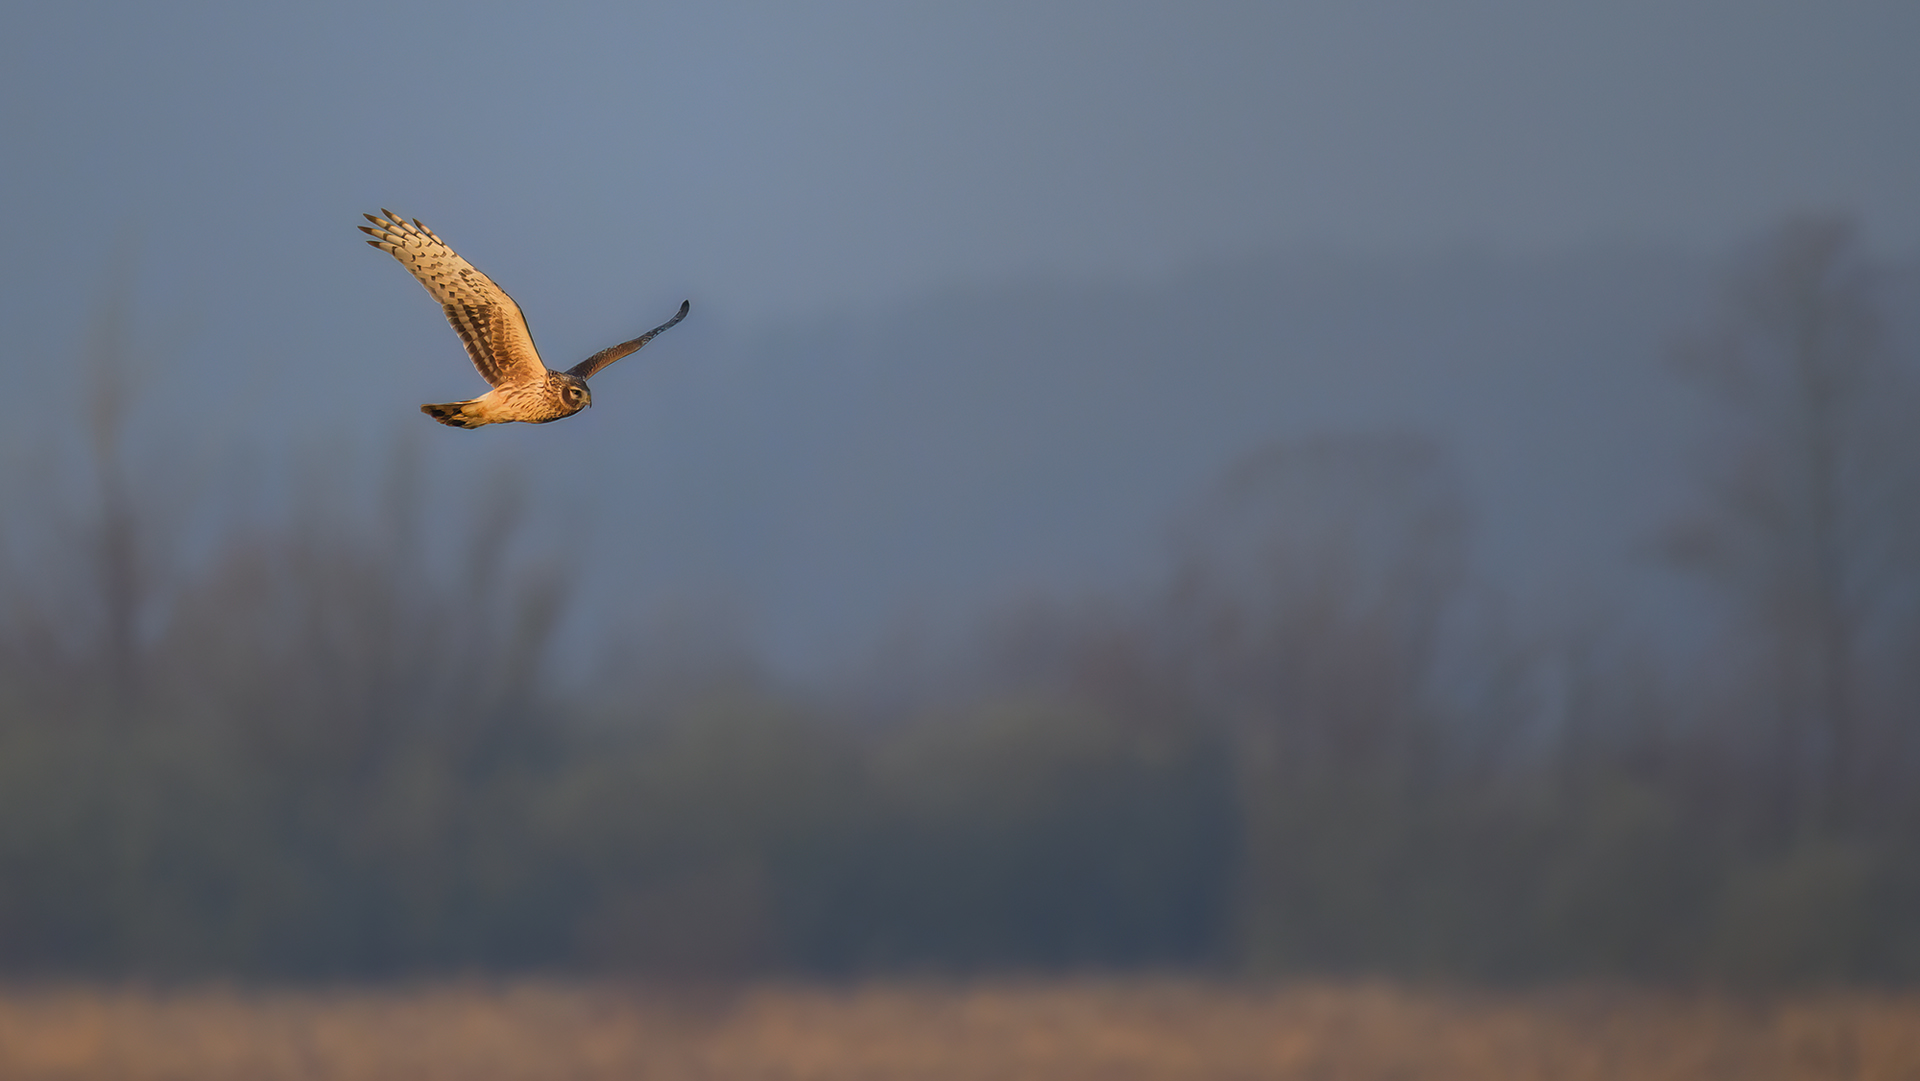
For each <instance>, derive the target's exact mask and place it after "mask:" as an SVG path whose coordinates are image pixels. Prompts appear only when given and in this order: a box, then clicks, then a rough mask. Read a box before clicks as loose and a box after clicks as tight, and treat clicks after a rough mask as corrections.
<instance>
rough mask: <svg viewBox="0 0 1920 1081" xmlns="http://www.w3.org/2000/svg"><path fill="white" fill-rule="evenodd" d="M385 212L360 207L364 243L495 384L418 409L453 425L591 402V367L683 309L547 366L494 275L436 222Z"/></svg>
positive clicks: (542, 415)
mask: <svg viewBox="0 0 1920 1081" xmlns="http://www.w3.org/2000/svg"><path fill="white" fill-rule="evenodd" d="M380 213H381V214H384V215H385V217H378V218H377V217H374V216H373V215H372V214H367V215H364V216H365V217H366V219H367V220H368V221H370V222H372V223H373V227H372V228H368V227H367V226H364V225H362V226H361V227H360V231H361V232H363V233H366V234H367V235H368V236H371V237H373V239H372V240H369V241H367V243H369V244H371V245H373V246H374V247H376V248H379V249H380V250H381V251H384V252H386V253H387V254H389V255H391V256H393V257H394V258H395V259H398V260H400V265H401V266H404V267H406V268H407V271H408V272H409V273H411V274H412V275H413V276H414V278H415V279H417V280H418V281H419V282H420V284H421V285H423V286H425V287H426V289H427V292H429V293H432V294H433V298H434V299H435V300H438V301H439V302H440V307H441V310H442V311H443V312H445V313H446V316H447V322H448V323H451V324H452V325H453V329H454V331H455V332H456V333H458V334H459V335H460V340H461V342H463V343H464V344H465V345H466V347H467V355H468V356H469V357H471V358H472V359H473V366H474V368H475V369H477V370H478V371H479V372H480V375H481V377H482V378H484V379H485V380H486V381H487V382H488V383H490V384H492V386H493V389H492V390H489V391H487V392H486V393H485V394H482V395H481V396H479V397H478V398H470V399H468V400H466V401H464V402H445V403H441V404H438V405H423V406H421V407H420V411H421V412H423V413H425V414H427V415H428V416H430V417H432V418H433V419H435V420H437V421H439V422H440V423H442V424H449V425H452V426H454V427H456V428H478V427H480V426H481V425H483V424H502V423H505V422H507V421H516V420H517V421H525V422H527V423H529V424H545V423H547V422H548V421H553V420H559V419H561V418H562V417H570V416H572V415H574V414H575V413H578V412H579V411H580V410H582V409H584V408H586V407H587V406H589V405H592V404H593V393H592V391H590V390H588V389H587V379H588V378H589V377H590V376H592V375H593V373H595V372H597V371H599V370H600V369H602V368H604V367H606V366H607V365H609V364H612V363H613V362H614V361H616V360H619V359H620V358H621V357H624V356H626V355H627V354H628V353H631V352H633V351H634V350H636V349H639V348H640V347H641V346H643V345H645V344H647V342H649V341H651V340H653V336H654V335H656V334H658V333H660V332H661V331H663V330H665V329H667V328H668V327H670V326H672V325H674V324H675V323H678V322H679V321H680V320H681V319H684V318H685V317H686V314H687V309H688V305H687V303H686V302H684V301H683V302H682V303H681V305H680V310H679V312H677V313H675V315H674V317H673V318H672V319H669V320H667V321H666V322H665V323H662V324H660V325H659V326H657V327H655V328H653V329H652V330H650V331H648V332H646V333H645V334H642V335H641V336H640V337H638V338H635V339H633V340H632V341H628V342H622V343H620V344H619V345H616V346H612V347H610V348H607V349H602V350H601V351H600V352H598V353H595V354H594V355H593V356H590V357H588V358H587V359H586V360H583V361H581V362H580V363H578V364H576V365H574V366H573V367H572V368H569V369H568V370H566V371H564V372H556V371H552V370H550V369H548V368H547V366H546V365H545V364H543V363H542V362H541V360H540V352H539V350H537V349H535V348H534V346H533V334H532V333H531V332H530V331H528V329H527V320H526V317H525V316H524V315H522V314H521V313H520V305H518V304H516V303H514V300H513V298H512V297H510V296H508V295H507V293H506V291H505V290H504V289H501V288H500V287H499V286H498V285H495V284H494V283H493V279H491V278H489V277H487V276H486V275H485V274H482V273H480V271H478V270H476V269H474V266H473V264H472V263H469V262H467V261H466V260H465V259H462V258H460V256H459V255H458V254H457V253H455V252H454V250H453V249H452V248H449V247H447V244H446V241H443V240H441V239H440V238H439V237H438V236H435V235H434V232H433V230H431V229H429V228H427V227H426V226H425V225H422V224H421V223H420V220H419V219H418V218H415V219H413V220H412V221H411V222H409V221H407V220H406V219H404V218H402V217H400V216H399V215H398V214H395V213H394V212H393V211H391V210H382V211H381V212H380Z"/></svg>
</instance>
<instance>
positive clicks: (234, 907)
mask: <svg viewBox="0 0 1920 1081" xmlns="http://www.w3.org/2000/svg"><path fill="white" fill-rule="evenodd" d="M1877 275H1878V272H1877V271H1876V270H1875V269H1874V267H1873V266H1872V265H1871V264H1870V263H1869V262H1868V261H1867V260H1866V259H1865V258H1864V257H1863V255H1862V254H1861V252H1860V249H1859V246H1858V244H1857V242H1856V241H1855V239H1854V237H1853V234H1852V233H1851V231H1850V230H1849V229H1848V227H1847V226H1846V224H1845V223H1844V222H1841V221H1837V220H1828V219H1812V218H1809V219H1803V220H1797V221H1794V222H1791V223H1788V224H1787V225H1785V226H1784V227H1782V228H1781V229H1780V230H1778V231H1776V232H1775V233H1773V234H1771V235H1770V236H1769V237H1767V238H1766V239H1765V241H1764V242H1763V243H1760V244H1758V245H1756V246H1755V248H1754V250H1753V251H1751V252H1750V253H1749V254H1748V257H1747V258H1746V260H1745V261H1744V262H1743V264H1742V270H1741V273H1740V275H1739V276H1738V277H1737V280H1735V281H1734V282H1733V288H1732V289H1731V290H1730V295H1729V296H1730V298H1729V303H1728V307H1727V310H1726V311H1725V312H1724V313H1722V316H1721V317H1720V318H1719V320H1718V321H1717V322H1715V323H1713V324H1712V325H1711V326H1710V327H1709V328H1708V329H1707V330H1706V331H1705V332H1703V333H1701V334H1699V335H1697V336H1695V337H1693V338H1690V339H1689V340H1688V341H1687V343H1686V344H1685V345H1684V346H1683V347H1682V348H1681V349H1679V350H1677V355H1676V366H1677V367H1678V368H1679V369H1680V371H1681V372H1682V373H1683V374H1684V375H1685V376H1686V377H1687V378H1688V379H1690V380H1691V381H1692V382H1693V383H1694V384H1695V385H1696V386H1697V387H1699V388H1701V389H1702V390H1703V391H1704V392H1705V393H1707V394H1708V395H1709V396H1710V399H1711V401H1713V402H1714V403H1715V405H1716V408H1717V410H1718V414H1719V416H1720V417H1721V420H1722V421H1723V422H1724V426H1723V429H1722V430H1720V431H1716V432H1713V433H1707V438H1706V440H1705V442H1704V444H1703V450H1704V453H1703V455H1702V458H1701V460H1700V462H1698V463H1691V464H1690V466H1689V467H1697V469H1696V471H1697V473H1698V474H1699V481H1700V492H1701V494H1700V498H1699V499H1698V501H1697V502H1696V503H1695V504H1694V506H1693V507H1692V510H1691V513H1690V515H1689V516H1688V517H1686V518H1685V519H1683V520H1680V521H1677V522H1675V523H1674V524H1673V527H1672V529H1671V530H1670V531H1669V533H1668V534H1667V535H1666V536H1665V537H1664V538H1663V539H1662V546H1663V548H1662V550H1663V552H1664V554H1665V557H1666V558H1667V559H1668V560H1669V561H1670V563H1671V565H1672V566H1673V567H1676V568H1679V569H1681V570H1683V571H1684V572H1685V573H1686V574H1688V575H1690V576H1692V577H1693V578H1694V579H1695V580H1697V581H1698V582H1699V583H1701V584H1702V585H1703V586H1705V587H1706V588H1707V590H1708V591H1709V592H1710V593H1711V594H1712V596H1713V597H1714V598H1715V599H1716V601H1717V603H1719V604H1720V605H1721V609H1720V610H1721V611H1722V612H1723V613H1724V614H1725V616H1726V620H1725V622H1724V625H1723V631H1722V633H1720V634H1718V635H1717V636H1716V637H1715V638H1714V639H1713V640H1712V642H1711V643H1710V644H1709V645H1708V646H1707V647H1706V648H1702V649H1700V650H1697V651H1695V652H1694V653H1691V654H1688V655H1686V657H1685V660H1684V661H1676V660H1674V659H1672V658H1670V657H1667V656H1663V655H1662V654H1661V653H1659V652H1657V651H1655V650H1653V649H1650V648H1647V647H1645V646H1644V645H1643V643H1641V642H1640V641H1638V640H1637V639H1635V638H1634V637H1633V636H1632V635H1630V634H1628V633H1625V632H1621V631H1615V630H1607V629H1605V628H1594V629H1589V630H1586V631H1583V632H1580V633H1569V634H1563V635H1558V636H1552V637H1547V638H1543V637H1541V636H1539V635H1522V634H1520V633H1518V632H1516V631H1515V630H1514V629H1513V628H1512V627H1510V626H1508V625H1507V624H1506V623H1505V616H1504V614H1503V612H1502V611H1501V608H1500V605H1499V603H1498V599H1497V597H1495V596H1494V595H1492V594H1491V593H1490V592H1489V591H1488V590H1486V589H1484V588H1481V587H1480V586H1479V585H1477V584H1476V583H1475V581H1474V579H1473V576H1472V574H1471V573H1470V571H1469V569H1468V567H1469V561H1468V544H1469V533H1470V522H1469V515H1468V514H1467V511H1466V507H1465V500H1464V498H1463V495H1462V491H1461V484H1460V482H1459V480H1458V478H1456V477H1455V476H1454V474H1453V472H1452V470H1451V468H1450V466H1449V464H1448V461H1447V459H1446V456H1445V454H1444V453H1443V452H1442V450H1441V449H1440V448H1439V447H1437V446H1435V445H1434V444H1433V443H1431V442H1429V441H1426V440H1423V439H1420V438H1416V437H1411V436H1386V437H1347V438H1320V439H1311V440H1300V441H1290V442H1285V443H1279V444H1275V445H1273V446H1270V447H1267V448H1264V449H1261V450H1259V451H1257V452H1255V453H1253V454H1250V455H1248V456H1247V457H1246V458H1244V459H1243V460H1242V461H1240V462H1238V463H1237V464H1235V466H1234V467H1233V468H1232V469H1230V470H1229V471H1228V472H1227V473H1226V474H1225V475H1223V476H1222V477H1221V478H1220V481H1219V483H1218V484H1217V485H1216V487H1215V488H1214V489H1213V490H1212V491H1211V492H1210V493H1208V494H1207V495H1206V497H1205V498H1204V499H1203V500H1202V501H1201V502H1200V503H1199V505H1198V506H1197V508H1196V510H1195V512H1194V513H1193V514H1192V515H1191V517H1190V518H1189V519H1188V520H1187V521H1186V522H1185V523H1184V524H1183V527H1182V530H1181V534H1180V541H1179V546H1178V559H1177V565H1176V566H1175V567H1174V568H1173V570H1172V572H1171V573H1170V574H1169V575H1168V576H1167V579H1166V581H1165V582H1164V583H1163V585H1162V586H1161V587H1159V588H1157V589H1156V590H1155V591H1154V592H1153V593H1152V594H1151V595H1149V596H1145V597H1137V598H1131V599H1126V600H1118V599H1114V600H1109V601H1106V602H1102V603H1087V604H1083V605H1077V606H1075V605H1059V604H1055V605H1051V606H1049V605H1041V604H1035V605H1033V606H1031V607H1029V608H1026V609H1023V610H1020V611H1016V612H1012V613H1009V614H1008V615H1007V617H1006V618H1005V619H1003V620H1002V621H1001V622H999V623H998V624H996V625H995V626H993V627H991V628H988V629H987V630H986V631H985V632H984V633H983V634H982V635H981V646H980V648H979V650H978V651H977V652H976V654H975V655H974V656H971V657H968V658H966V659H965V661H964V662H961V661H957V660H956V661H954V662H953V664H952V665H950V666H948V667H949V669H950V670H949V671H947V672H946V673H945V674H944V675H943V677H942V678H940V679H924V680H914V679H911V678H902V677H900V676H899V673H897V672H892V673H888V672H881V673H876V674H875V678H874V679H872V680H871V681H870V682H869V685H867V686H864V687H857V688H851V689H848V690H846V692H845V693H839V694H832V693H824V692H819V691H811V692H800V691H796V690H794V689H792V688H786V687H782V686H780V685H779V684H778V683H776V682H775V681H772V680H769V679H767V678H764V677H763V676H761V675H759V674H758V673H757V672H756V671H755V669H754V667H753V665H752V664H751V663H750V662H749V661H746V660H743V659H740V658H737V657H728V656H725V655H723V654H721V653H712V654H710V655H706V656H700V657H691V658H685V657H682V658H676V657H675V656H674V655H673V654H672V651H671V650H669V649H660V650H642V652H643V653H644V654H645V655H646V656H647V657H648V658H650V664H642V665H640V666H639V667H637V668H636V670H635V673H634V674H632V675H631V677H630V678H629V679H627V680H625V681H622V682H619V683H618V684H617V685H609V686H606V687H602V688H600V689H599V690H597V691H596V692H593V693H586V692H569V691H563V690H561V689H559V688H557V687H556V686H555V684H554V681H553V680H552V678H551V677H550V675H549V674H548V673H549V672H550V664H549V662H550V660H551V657H550V656H549V654H550V653H551V651H552V649H553V648H554V642H555V636H556V631H557V628H558V627H559V626H560V625H561V621H562V617H563V616H564V613H565V610H566V605H567V598H568V591H569V588H570V587H571V583H570V582H569V581H568V579H567V577H566V575H565V574H564V572H563V571H562V569H561V566H562V565H561V564H560V563H559V562H558V561H556V560H552V559H546V558H543V557H542V556H540V554H539V553H538V551H537V547H538V546H537V545H533V544H530V543H529V542H528V538H527V532H528V531H527V529H526V523H525V521H524V517H525V516H524V514H523V512H522V509H521V506H520V504H519V503H518V502H517V501H516V499H515V496H514V494H513V492H514V490H513V488H512V486H511V485H495V486H494V487H492V488H491V489H489V492H488V493H484V494H479V495H473V496H470V497H467V498H458V499H447V498H445V497H444V496H442V497H436V496H435V495H434V494H433V493H432V491H431V486H429V485H426V484H425V483H424V482H423V479H422V477H421V476H420V470H419V469H418V468H417V466H414V465H411V464H409V462H408V461H407V460H406V458H405V456H404V455H402V456H401V458H400V460H398V461H397V462H396V464H395V465H394V466H393V468H392V470H391V475H390V478H389V481H388V487H387V490H386V491H385V492H384V493H383V494H382V495H381V496H380V497H379V498H378V499H377V500H375V505H372V506H365V507H360V508H358V509H357V510H356V509H355V508H354V507H352V506H351V505H349V503H350V501H349V502H342V501H339V500H335V501H333V502H328V500H326V499H324V498H314V499H311V500H307V501H305V509H304V510H302V509H292V510H289V511H287V512H286V513H285V514H283V515H281V516H279V517H278V519H275V520H271V521H267V522H264V523H255V524H250V525H240V524H235V525H232V526H230V527H229V528H225V529H222V530H217V531H216V532H215V535H213V536H211V537H208V538H203V539H202V540H200V541H198V542H195V543H190V544H189V543H184V542H182V541H181V539H180V538H178V537H173V536H170V535H169V534H168V533H167V526H168V523H169V522H170V521H171V520H172V519H171V517H170V510H169V508H168V506H167V505H166V504H165V501H164V500H163V499H161V498H159V497H157V496H155V495H154V494H153V492H154V489H153V487H152V486H150V485H147V484H144V483H142V482H140V480H139V478H138V477H137V475H136V474H137V472H138V470H137V468H136V465H137V463H135V462H133V461H130V460H129V451H128V449H127V447H126V446H125V445H124V444H125V439H124V438H123V433H124V431H125V429H126V427H127V416H126V411H127V405H128V396H129V393H130V391H129V386H130V382H129V378H128V376H127V373H126V372H125V371H124V370H122V368H121V367H120V360H121V358H122V357H123V356H124V352H125V348H124V345H123V344H121V343H120V342H119V335H120V333H121V331H120V328H119V327H118V326H117V325H116V324H114V322H113V321H112V320H111V319H109V320H107V321H106V323H105V324H104V325H103V328H102V331H101V335H100V338H99V340H98V341H97V342H96V344H95V349H94V352H95V358H94V361H95V362H94V365H93V371H94V375H95V378H94V383H93V387H92V391H91V395H90V399H89V402H90V411H89V421H90V424H89V428H88V436H89V443H88V446H87V453H86V454H85V455H82V456H80V459H79V460H81V461H83V462H84V465H83V466H82V467H80V469H79V472H77V473H75V474H74V475H73V476H71V477H66V476H65V474H62V477H63V478H64V479H63V480H62V484H63V485H64V487H65V488H67V489H71V490H73V491H84V492H86V493H88V494H87V497H86V499H85V500H83V501H80V502H78V503H72V504H70V505H69V506H68V508H67V510H66V511H65V512H61V513H54V512H49V514H47V515H40V516H36V518H35V519H34V520H33V524H35V525H37V526H40V527H43V528H41V529H40V530H39V531H38V532H35V531H34V530H30V529H26V528H23V527H22V519H21V517H20V516H19V514H18V512H17V510H16V512H15V513H14V515H13V516H12V517H11V520H10V521H9V523H8V526H9V528H8V529H7V531H6V537H5V541H6V547H5V555H6V558H7V563H6V565H5V567H4V572H5V573H4V574H3V575H0V970H4V971H6V972H9V973H13V974H33V973H65V974H94V975H121V974H146V975H158V976H194V975H208V974H240V975H248V976H262V977H275V978H312V977H324V978H335V977H368V976H386V975H395V974H406V973H418V972H431V971H448V970H460V969H470V968H485V969H499V970H528V969H536V970H537V969H580V970H589V971H606V972H620V973H638V974H646V975H652V976H659V977H698V978H732V977H738V976H744V975H749V974H753V973H758V972H766V971H783V972H798V973H807V974H814V975H829V976H838V975H853V974H861V973H871V972H900V971H907V972H944V973H953V972H969V971H978V970H984V969H1058V968H1067V967H1075V968H1101V969H1111V968H1125V967H1139V966H1162V967H1164V966H1175V967H1190V968H1196V969H1203V970H1211V971H1222V972H1233V973H1253V974H1269V973H1298V972H1386V973H1400V974H1415V975H1425V976H1452V977H1467V978H1480V979H1509V978H1512V979H1531V978H1551V977H1565V976H1600V977H1624V978H1639V979H1657V980H1736V981H1799V980H1829V979H1866V980H1911V979H1914V978H1916V977H1920V784H1916V783H1915V781H1916V780H1917V779H1920V664H1916V663H1915V658H1916V657H1920V608H1916V605H1917V604H1920V536H1916V535H1915V532H1916V530H1917V529H1920V436H1917V435H1916V432H1920V426H1916V424H1915V423H1914V420H1913V418H1914V417H1915V416H1916V415H1917V414H1916V413H1915V412H1914V409H1913V407H1914V405H1915V403H1916V398H1915V395H1914V394H1913V388H1912V387H1911V386H1910V385H1909V383H1908V382H1907V380H1909V379H1910V378H1911V375H1912V372H1911V369H1910V367H1907V366H1903V364H1902V363H1901V362H1900V361H1899V359H1898V358H1897V357H1896V355H1895V353H1894V351H1893V350H1892V349H1891V347H1890V345H1889V341H1888V338H1887V336H1886V335H1885V334H1884V333H1883V327H1882V325H1881V323H1880V309H1879V293H1878V290H1879V288H1880V278H1879V277H1878V276H1877ZM69 481H70V482H71V483H68V482H69ZM12 502H13V504H14V506H15V507H16V508H17V507H18V506H19V505H20V501H19V500H13V501H12ZM443 504H444V505H443ZM268 517H269V518H270V519H271V518H272V517H273V516H268ZM49 522H51V523H52V524H51V525H49V524H48V523H49ZM36 538H37V539H36ZM673 633H674V631H673V628H670V627H669V628H666V629H665V630H664V631H663V632H662V635H663V641H664V640H665V638H669V637H671V636H672V634H673ZM683 662H684V663H683ZM888 677H893V678H888Z"/></svg>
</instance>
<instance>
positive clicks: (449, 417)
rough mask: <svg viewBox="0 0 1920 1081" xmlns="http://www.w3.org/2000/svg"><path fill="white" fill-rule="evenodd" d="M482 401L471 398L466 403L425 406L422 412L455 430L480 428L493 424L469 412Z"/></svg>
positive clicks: (443, 403)
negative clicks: (471, 407) (470, 408)
mask: <svg viewBox="0 0 1920 1081" xmlns="http://www.w3.org/2000/svg"><path fill="white" fill-rule="evenodd" d="M479 400H480V399H478V398H469V399H468V400H466V401H464V402H441V403H440V404H438V405H423V406H421V407H420V411H421V412H422V413H425V414H426V415H427V416H430V417H432V418H433V419H435V420H437V421H439V422H440V423H442V424H446V425H450V426H452V427H455V428H478V427H480V426H481V425H482V424H489V423H492V422H491V421H487V420H483V419H481V418H480V417H479V416H478V415H477V414H476V413H471V412H468V411H467V407H468V406H470V405H473V404H475V403H477V402H478V401H479Z"/></svg>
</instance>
